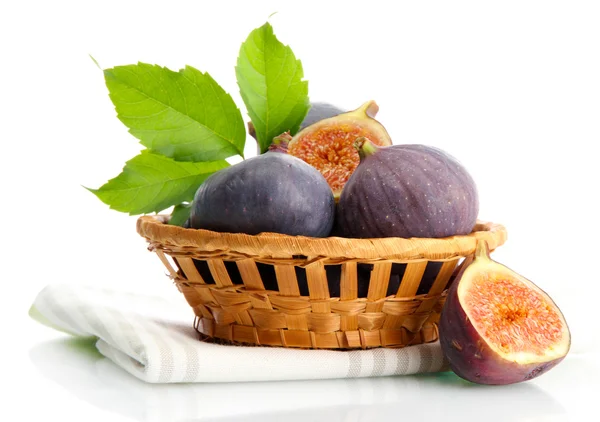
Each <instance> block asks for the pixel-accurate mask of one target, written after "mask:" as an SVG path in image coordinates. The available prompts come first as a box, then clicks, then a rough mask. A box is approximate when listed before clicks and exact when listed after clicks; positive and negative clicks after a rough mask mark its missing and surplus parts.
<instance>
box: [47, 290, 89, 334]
mask: <svg viewBox="0 0 600 422" xmlns="http://www.w3.org/2000/svg"><path fill="white" fill-rule="evenodd" d="M60 287H61V286H51V287H46V288H45V289H44V290H43V291H42V292H41V293H40V294H39V295H38V297H37V298H36V300H35V306H36V308H37V309H38V310H39V311H40V312H41V313H42V314H44V316H46V318H48V319H49V320H50V321H52V322H54V323H55V324H57V325H60V326H64V327H65V328H67V329H68V330H69V331H75V332H77V333H79V334H80V335H82V336H85V335H92V334H93V333H91V332H90V331H89V330H88V329H85V328H84V327H82V326H81V325H80V322H79V321H76V320H75V319H73V318H72V317H71V315H70V314H69V313H68V312H67V311H66V310H67V309H69V308H70V306H68V305H66V303H68V301H65V304H63V303H61V302H62V301H60V302H59V299H60V298H62V299H64V298H65V297H69V298H70V296H71V295H72V294H69V293H70V292H69V291H68V290H65V289H63V290H62V293H60V292H61V289H60ZM57 291H58V292H59V294H56V293H57ZM75 303H77V300H75Z"/></svg>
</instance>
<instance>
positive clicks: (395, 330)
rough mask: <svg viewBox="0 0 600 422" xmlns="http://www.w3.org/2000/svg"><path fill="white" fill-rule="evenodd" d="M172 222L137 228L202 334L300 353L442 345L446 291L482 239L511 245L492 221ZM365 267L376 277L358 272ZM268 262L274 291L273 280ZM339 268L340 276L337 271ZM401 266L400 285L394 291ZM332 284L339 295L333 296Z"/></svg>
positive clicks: (157, 219)
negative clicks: (285, 229) (385, 233)
mask: <svg viewBox="0 0 600 422" xmlns="http://www.w3.org/2000/svg"><path fill="white" fill-rule="evenodd" d="M166 222H167V217H166V216H143V217H140V218H139V219H138V224H137V231H138V233H139V234H140V235H141V236H143V237H144V238H146V240H147V241H148V243H149V247H148V248H149V250H151V251H154V252H155V253H156V254H157V255H158V257H159V258H160V260H161V261H162V262H163V264H164V265H165V267H166V268H167V270H168V272H169V276H170V277H171V278H172V279H173V281H174V283H175V284H176V286H177V287H178V289H179V290H180V291H181V292H182V293H183V295H184V297H185V298H186V300H187V302H188V304H189V305H190V306H191V308H192V309H193V311H194V313H195V315H196V322H195V327H196V329H197V330H198V331H199V332H201V333H202V334H204V335H206V336H209V337H211V338H218V339H222V340H226V341H229V342H233V343H244V344H255V345H268V346H282V347H298V348H323V349H358V348H371V347H403V346H407V345H411V344H419V343H427V342H432V341H435V340H437V338H438V331H437V322H438V320H439V316H440V312H441V309H442V306H443V303H444V300H445V294H446V291H447V288H448V286H449V283H450V282H451V280H452V276H453V275H454V274H456V272H457V271H458V270H459V269H460V266H461V265H465V264H466V263H468V262H469V260H470V259H471V255H472V253H473V252H474V250H475V245H476V240H477V239H485V240H487V242H488V244H489V246H490V249H491V250H494V249H495V248H497V247H498V246H500V245H502V244H503V243H504V242H505V240H506V230H505V229H504V227H503V226H501V225H498V224H493V223H483V222H479V223H478V224H477V226H476V227H475V229H474V231H473V233H471V234H469V235H467V236H454V237H451V238H446V239H399V238H383V239H345V238H337V237H330V238H325V239H314V238H307V237H302V236H285V235H280V234H273V233H265V234H260V235H256V236H250V235H244V234H231V233H216V232H211V231H207V230H193V229H183V228H181V227H176V226H170V225H168V224H165V223H166ZM463 258H466V259H464V260H463ZM461 261H462V263H461ZM233 263H235V265H234V264H233ZM199 264H202V265H204V267H205V268H206V271H204V272H203V271H199V268H200V269H201V268H203V267H202V265H199ZM397 264H400V266H398V265H397ZM459 264H460V265H459ZM232 265H233V267H232ZM365 265H368V268H369V270H370V272H368V273H367V274H369V275H368V278H367V280H365V279H364V276H363V277H362V279H361V276H360V274H361V273H360V271H359V269H360V268H361V267H362V268H365ZM428 265H435V266H436V271H437V275H434V278H432V280H429V281H428V285H427V286H425V287H427V291H425V292H423V291H422V290H423V287H424V286H423V285H422V283H423V282H424V281H425V280H424V274H426V270H427V269H428ZM267 266H268V267H269V268H270V271H271V273H273V274H274V279H275V281H276V285H275V286H274V285H273V280H268V279H264V278H265V277H266V273H265V271H263V270H264V269H265V268H266V267H267ZM330 266H335V269H336V270H337V272H336V271H334V272H331V273H330V272H329V271H328V270H329V269H334V268H333V267H330ZM397 268H401V270H402V271H401V272H400V274H399V275H397V277H399V285H391V284H390V283H391V282H390V280H391V279H392V277H390V276H391V275H392V274H393V273H395V270H396V269H397ZM299 271H300V272H299ZM201 273H203V274H204V276H203V275H201ZM261 273H262V274H261ZM298 274H303V275H304V276H303V277H302V278H300V277H298ZM331 274H335V275H331ZM362 274H364V272H363V273H362ZM328 276H329V280H328ZM303 282H304V284H305V285H304V286H303V285H302V283H303ZM364 283H368V287H367V288H365V286H364V285H363V286H361V284H364ZM332 285H333V286H334V288H335V289H336V290H335V291H336V292H339V294H338V295H337V296H336V297H332V296H331V295H330V290H331V288H332ZM361 287H362V290H363V292H364V294H363V295H361V296H364V297H359V291H360V290H361ZM302 290H304V292H302ZM306 290H307V291H306ZM417 292H419V294H417ZM302 293H304V294H302Z"/></svg>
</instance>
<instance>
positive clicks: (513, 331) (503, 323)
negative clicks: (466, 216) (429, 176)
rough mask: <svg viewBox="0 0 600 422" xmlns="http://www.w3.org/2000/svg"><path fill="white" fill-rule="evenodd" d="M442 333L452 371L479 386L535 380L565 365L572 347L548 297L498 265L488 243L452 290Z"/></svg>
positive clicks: (482, 245)
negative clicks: (493, 258)
mask: <svg viewBox="0 0 600 422" xmlns="http://www.w3.org/2000/svg"><path fill="white" fill-rule="evenodd" d="M439 332H440V343H441V346H442V350H443V352H444V355H445V356H446V358H447V359H448V362H449V364H450V367H451V369H452V370H453V371H454V372H455V373H456V374H457V375H458V376H460V377H461V378H464V379H466V380H468V381H471V382H475V383H478V384H512V383H517V382H521V381H527V380H530V379H533V378H535V377H537V376H539V375H541V374H543V373H545V372H546V371H548V370H549V369H551V368H553V367H554V366H556V365H557V364H558V363H559V362H560V361H562V360H563V359H564V357H565V356H566V355H567V353H568V351H569V348H570V345H571V335H570V332H569V328H568V326H567V323H566V321H565V318H564V316H563V314H562V313H561V311H560V309H559V308H558V307H557V306H556V304H555V303H554V302H553V301H552V299H551V298H550V297H549V296H548V294H546V293H545V292H544V291H542V290H541V289H540V288H539V287H537V286H536V285H535V284H534V283H532V282H531V281H529V280H527V279H526V278H524V277H523V276H521V275H519V274H517V273H515V272H514V271H512V270H510V269H509V268H508V267H506V266H504V265H502V264H499V263H497V262H495V261H493V260H492V259H491V258H490V256H489V249H488V245H487V242H485V241H484V240H480V241H479V242H478V244H477V250H476V253H475V259H474V261H473V262H472V263H471V264H469V265H467V266H466V267H464V268H463V270H462V271H461V273H460V274H459V275H458V276H457V278H456V279H455V280H454V282H453V284H452V286H451V287H450V289H449V292H448V296H447V298H446V303H445V304H444V308H443V310H442V313H441V317H440V323H439Z"/></svg>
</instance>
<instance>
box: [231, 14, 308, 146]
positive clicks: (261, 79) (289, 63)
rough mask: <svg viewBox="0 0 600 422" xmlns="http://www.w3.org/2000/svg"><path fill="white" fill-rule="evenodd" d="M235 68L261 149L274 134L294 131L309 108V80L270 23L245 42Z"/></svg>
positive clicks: (268, 143)
mask: <svg viewBox="0 0 600 422" xmlns="http://www.w3.org/2000/svg"><path fill="white" fill-rule="evenodd" d="M235 70H236V76H237V82H238V86H239V87H240V94H241V96H242V99H243V100H244V103H245V104H246V109H247V110H248V115H249V116H250V119H251V121H252V125H253V126H254V129H255V130H256V138H257V140H258V143H259V147H260V152H261V153H263V152H266V151H267V150H268V148H269V145H270V144H271V141H272V140H273V138H274V137H275V136H278V135H281V134H282V133H284V132H287V131H289V132H290V133H291V134H292V135H293V134H295V133H296V132H297V131H298V128H299V127H300V124H301V123H302V120H304V118H305V117H306V114H307V113H308V110H309V108H310V101H309V98H308V82H307V81H305V80H303V77H304V72H303V70H302V63H301V62H300V60H298V59H296V56H295V55H294V53H293V52H292V49H291V48H290V47H289V46H286V45H284V44H282V43H281V42H280V41H279V40H278V39H277V38H276V37H275V35H274V34H273V27H272V26H271V25H270V24H269V23H266V24H264V25H263V26H261V27H260V28H257V29H255V30H254V31H252V32H251V33H250V35H249V36H248V38H247V39H246V41H245V42H244V43H243V44H242V46H241V48H240V52H239V56H238V60H237V66H236V68H235Z"/></svg>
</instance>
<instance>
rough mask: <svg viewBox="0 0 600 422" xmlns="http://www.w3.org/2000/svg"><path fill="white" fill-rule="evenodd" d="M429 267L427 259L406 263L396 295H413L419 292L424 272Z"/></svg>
mask: <svg viewBox="0 0 600 422" xmlns="http://www.w3.org/2000/svg"><path fill="white" fill-rule="evenodd" d="M426 267H427V261H417V262H411V263H409V264H408V265H406V270H405V271H404V276H403V277H402V281H401V282H400V287H399V288H398V293H396V297H412V296H414V295H415V294H416V293H417V290H418V289H419V284H420V283H421V279H422V278H423V273H424V272H425V268H426Z"/></svg>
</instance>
